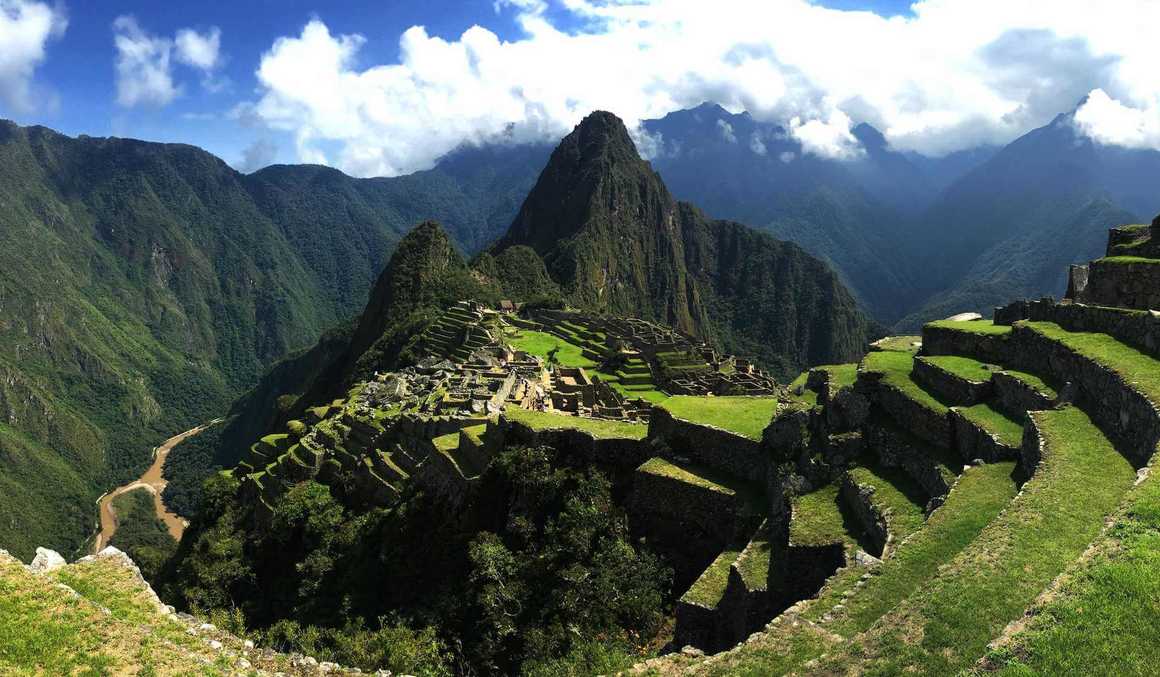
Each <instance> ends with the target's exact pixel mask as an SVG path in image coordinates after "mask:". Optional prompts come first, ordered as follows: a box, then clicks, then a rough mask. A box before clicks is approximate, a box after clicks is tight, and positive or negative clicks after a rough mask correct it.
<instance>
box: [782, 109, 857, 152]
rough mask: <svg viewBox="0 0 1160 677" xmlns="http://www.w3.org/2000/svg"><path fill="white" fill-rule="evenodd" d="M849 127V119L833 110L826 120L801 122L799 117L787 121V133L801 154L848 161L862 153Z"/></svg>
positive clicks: (816, 119) (817, 119) (818, 119)
mask: <svg viewBox="0 0 1160 677" xmlns="http://www.w3.org/2000/svg"><path fill="white" fill-rule="evenodd" d="M851 126H852V125H851V122H850V117H849V116H848V115H846V114H845V113H843V112H842V111H840V110H837V109H834V110H832V111H831V112H830V116H829V118H828V119H826V120H822V119H820V118H815V119H813V120H805V121H803V120H802V119H801V118H800V117H797V116H795V117H793V118H792V119H791V120H790V121H789V133H790V136H792V137H793V138H794V139H796V140H797V142H798V143H800V144H801V145H802V152H803V153H812V154H814V155H818V156H821V157H824V158H831V159H835V160H849V159H851V158H855V157H858V156H859V155H861V154H862V153H863V152H864V151H863V150H862V146H861V144H859V143H858V139H857V138H855V137H854V134H853V133H851V132H850V127H851Z"/></svg>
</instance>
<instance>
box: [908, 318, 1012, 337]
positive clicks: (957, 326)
mask: <svg viewBox="0 0 1160 677" xmlns="http://www.w3.org/2000/svg"><path fill="white" fill-rule="evenodd" d="M926 327H930V328H934V329H949V330H951V331H965V332H967V333H970V334H983V335H985V336H1002V335H1004V334H1010V333H1011V327H1009V326H1006V325H1002V324H995V322H994V321H993V320H965V321H951V320H939V321H938V322H928V323H927V324H926Z"/></svg>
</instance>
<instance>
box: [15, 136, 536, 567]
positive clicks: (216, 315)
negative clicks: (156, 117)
mask: <svg viewBox="0 0 1160 677" xmlns="http://www.w3.org/2000/svg"><path fill="white" fill-rule="evenodd" d="M497 153H507V155H505V159H504V160H503V161H502V162H496V161H495V155H496V154H497ZM541 162H542V160H541V159H540V156H539V155H538V154H537V153H536V152H534V151H528V149H526V148H520V147H514V148H510V149H507V150H502V149H485V150H479V151H473V150H464V151H461V152H460V153H457V154H455V155H454V156H453V157H451V158H449V163H448V165H447V167H446V168H443V167H437V168H436V169H433V170H431V171H429V172H424V173H421V174H418V175H412V176H409V177H403V178H401V179H397V180H396V179H376V180H356V179H351V178H349V177H346V176H344V175H342V174H340V173H338V172H334V171H332V170H327V169H323V168H318V167H272V168H269V169H267V170H264V171H262V172H259V173H257V174H255V175H251V176H245V175H242V174H239V173H238V172H236V171H234V170H233V169H231V168H230V167H228V166H227V165H226V164H225V163H223V162H222V161H220V160H219V159H217V158H215V157H213V156H212V155H210V154H208V153H206V152H204V151H201V150H198V149H197V148H193V147H190V146H183V145H170V144H156V143H145V142H140V141H133V140H128V139H115V138H109V139H104V138H90V137H80V138H75V139H74V138H69V137H66V136H63V135H60V134H57V133H55V132H53V131H51V130H48V129H45V128H42V127H20V126H17V125H14V124H12V123H8V122H4V123H0V205H2V206H0V237H2V238H3V244H4V246H3V248H2V251H0V308H2V312H0V372H2V374H3V378H0V411H3V416H4V417H3V420H0V509H2V510H3V511H4V512H5V514H6V515H7V516H8V518H7V519H5V520H3V522H2V523H0V547H5V548H7V549H9V550H11V551H13V552H14V553H15V554H18V555H20V556H26V555H29V554H30V553H31V549H32V548H33V547H34V546H37V545H48V546H52V547H55V548H57V549H59V550H61V551H62V552H66V553H72V552H76V551H77V550H78V549H79V548H80V547H81V545H82V543H83V541H84V540H85V538H86V537H87V536H88V535H89V533H90V532H91V531H92V529H93V524H94V523H95V514H96V512H95V501H96V499H97V496H98V495H99V494H100V493H101V492H102V491H103V490H105V489H107V488H109V487H111V486H115V485H116V484H117V483H120V482H121V481H123V480H125V479H127V478H129V477H131V476H132V475H133V474H134V473H135V472H139V471H140V470H141V469H142V468H143V467H144V465H145V464H146V462H147V459H148V457H149V453H150V449H151V447H152V446H153V445H154V444H156V443H157V442H158V441H159V440H162V439H165V438H166V437H167V436H169V435H171V434H173V433H175V432H178V431H180V430H183V429H186V428H189V427H191V426H192V425H194V424H196V423H200V422H204V421H206V420H208V419H209V418H212V417H213V416H215V415H218V414H220V413H221V412H222V411H224V410H225V409H226V408H227V407H228V406H229V403H230V401H231V400H232V399H233V398H234V397H236V396H237V395H238V394H239V393H241V392H242V391H244V390H245V389H246V388H247V387H249V386H250V385H252V384H253V383H254V382H255V381H256V380H257V378H258V376H259V375H260V374H262V373H263V371H264V370H265V369H266V368H267V367H268V366H269V365H270V364H271V363H272V362H273V361H274V360H276V359H277V358H280V357H282V356H284V355H285V354H287V353H288V352H290V351H292V350H296V349H302V348H305V347H308V346H310V345H312V344H313V343H314V342H315V341H316V340H317V339H318V337H319V336H320V335H321V334H322V332H323V331H324V330H326V329H328V328H330V327H333V326H335V325H336V324H339V323H340V322H342V321H344V320H346V319H347V318H349V317H351V316H352V315H354V314H355V313H357V312H358V311H359V310H361V308H362V307H363V305H364V304H365V302H366V298H367V292H368V290H369V289H370V286H371V284H372V283H373V281H374V279H375V277H376V276H377V274H378V273H379V270H380V267H381V265H382V262H383V261H384V260H385V259H386V257H387V255H388V254H389V252H390V251H391V250H392V249H393V247H394V245H395V243H396V242H397V241H398V239H399V237H400V235H401V233H403V232H405V230H406V229H407V228H409V227H410V226H411V225H412V224H414V223H415V222H416V221H418V220H421V219H423V218H440V219H441V220H443V222H444V223H446V224H447V225H448V228H449V230H450V231H451V232H452V233H453V236H456V237H461V238H462V239H461V240H460V243H461V244H462V245H463V246H468V247H471V246H475V247H478V246H479V245H478V243H479V241H480V239H481V238H482V237H485V236H486V235H485V234H486V233H488V232H490V230H489V229H490V227H491V226H489V225H488V224H489V223H491V222H494V221H496V220H501V221H503V222H508V221H510V219H511V215H512V214H513V213H514V212H515V209H516V208H517V207H518V202H519V200H520V199H522V196H523V194H524V193H525V192H526V187H527V186H530V185H531V183H532V181H533V180H534V178H535V173H536V172H538V171H539V170H540V169H541V165H540V164H539V163H541ZM497 165H502V166H503V167H504V169H503V170H502V171H497V170H496V168H495V167H496V166H497ZM520 176H523V177H525V178H524V179H523V183H524V187H522V188H521V187H520V182H521V179H520V178H519V177H520ZM497 182H498V183H500V184H503V185H502V186H497V185H496V184H497ZM481 233H482V234H484V235H481ZM473 243H474V244H473Z"/></svg>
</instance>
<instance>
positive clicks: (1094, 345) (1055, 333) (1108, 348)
mask: <svg viewBox="0 0 1160 677" xmlns="http://www.w3.org/2000/svg"><path fill="white" fill-rule="evenodd" d="M1025 326H1027V327H1028V328H1029V329H1031V330H1032V331H1034V332H1037V333H1039V334H1042V335H1043V336H1046V337H1047V338H1049V339H1051V340H1053V341H1058V342H1059V343H1061V344H1063V345H1064V346H1067V347H1068V348H1069V349H1071V350H1073V351H1075V352H1076V353H1079V354H1080V355H1083V356H1084V357H1088V358H1091V359H1092V360H1094V361H1095V362H1096V363H1098V364H1100V365H1103V366H1104V367H1107V368H1108V369H1111V370H1112V371H1114V372H1116V373H1118V374H1119V375H1120V376H1122V377H1123V378H1124V380H1125V381H1127V382H1128V383H1130V384H1132V385H1133V386H1135V387H1136V388H1139V389H1140V391H1141V392H1142V393H1143V394H1144V395H1145V396H1146V397H1147V398H1148V399H1149V400H1151V401H1153V402H1160V360H1157V359H1156V358H1154V357H1152V356H1150V355H1148V354H1146V353H1143V352H1141V351H1139V350H1136V349H1135V348H1133V347H1131V346H1129V345H1126V344H1123V343H1120V342H1119V341H1117V340H1116V339H1114V338H1112V337H1111V336H1108V335H1107V334H1097V333H1088V332H1070V331H1065V330H1064V329H1062V328H1061V327H1060V326H1059V325H1057V324H1052V323H1050V322H1027V323H1025Z"/></svg>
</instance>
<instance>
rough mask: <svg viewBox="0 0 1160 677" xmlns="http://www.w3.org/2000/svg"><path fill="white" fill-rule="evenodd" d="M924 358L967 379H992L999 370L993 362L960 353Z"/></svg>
mask: <svg viewBox="0 0 1160 677" xmlns="http://www.w3.org/2000/svg"><path fill="white" fill-rule="evenodd" d="M922 359H923V360H924V361H926V362H929V363H930V364H932V365H934V366H936V367H938V368H939V369H942V370H943V371H945V372H948V373H951V374H954V375H955V376H958V377H959V378H962V379H965V380H967V381H990V380H991V374H993V373H994V372H996V371H999V368H998V367H996V366H995V365H993V364H986V363H984V362H980V361H978V360H973V359H971V358H969V357H960V356H958V355H930V356H927V357H923V358H922Z"/></svg>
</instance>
